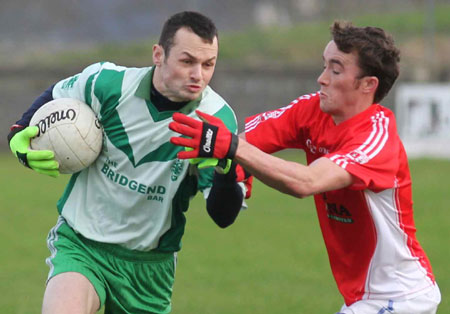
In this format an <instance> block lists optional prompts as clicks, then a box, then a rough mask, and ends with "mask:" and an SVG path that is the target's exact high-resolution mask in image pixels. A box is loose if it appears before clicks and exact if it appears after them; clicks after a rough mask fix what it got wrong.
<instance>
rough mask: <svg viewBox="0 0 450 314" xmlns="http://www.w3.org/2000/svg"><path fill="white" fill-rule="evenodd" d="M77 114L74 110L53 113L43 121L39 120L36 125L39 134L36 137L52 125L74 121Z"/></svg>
mask: <svg viewBox="0 0 450 314" xmlns="http://www.w3.org/2000/svg"><path fill="white" fill-rule="evenodd" d="M76 116H77V113H76V111H75V110H74V109H67V110H60V111H55V112H52V113H51V114H49V115H48V116H46V117H45V118H44V119H42V120H40V121H39V122H38V124H37V126H38V128H39V132H38V134H37V136H40V135H41V134H44V133H45V132H46V131H47V130H48V129H50V128H51V126H52V124H54V123H56V122H59V121H62V120H74V119H75V117H76Z"/></svg>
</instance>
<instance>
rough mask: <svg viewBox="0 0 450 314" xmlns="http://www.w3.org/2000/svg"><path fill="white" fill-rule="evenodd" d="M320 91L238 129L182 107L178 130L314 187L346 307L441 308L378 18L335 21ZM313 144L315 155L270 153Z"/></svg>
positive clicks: (199, 144) (204, 149) (270, 174)
mask: <svg viewBox="0 0 450 314" xmlns="http://www.w3.org/2000/svg"><path fill="white" fill-rule="evenodd" d="M331 33H332V40H331V41H330V42H329V43H328V44H327V46H326V47H325V50H324V53H323V72H322V74H321V75H320V76H319V78H318V79H317V82H318V83H319V85H320V91H319V92H317V93H313V94H309V95H304V96H301V97H299V98H297V99H295V100H294V101H292V102H291V103H290V104H289V105H288V106H285V107H283V108H280V109H277V110H274V111H269V112H265V113H262V114H258V115H254V116H252V117H249V118H247V119H246V125H245V133H244V134H241V136H240V138H237V137H236V136H235V135H233V134H231V133H230V132H229V131H228V130H227V129H226V128H225V127H224V126H223V124H222V123H221V121H220V120H219V119H215V118H214V117H210V116H208V115H205V114H204V113H201V112H198V113H197V114H198V115H199V116H200V117H201V118H202V120H203V122H200V121H198V120H194V119H191V118H188V117H186V116H184V115H182V114H178V113H177V114H174V116H173V118H174V122H173V123H172V124H171V125H170V126H169V127H170V128H171V129H172V130H174V131H176V132H178V133H181V134H183V135H185V136H187V137H188V138H182V137H173V138H172V139H171V141H172V143H174V144H177V145H182V146H188V147H191V148H193V150H192V151H189V152H181V153H179V157H180V158H193V157H197V156H205V157H208V156H211V157H216V158H232V159H234V160H235V161H237V162H238V163H239V164H240V165H242V166H243V167H244V168H245V169H246V170H247V171H249V172H250V173H251V174H253V175H254V176H255V177H256V178H258V179H259V180H261V181H262V182H264V183H265V184H267V185H269V186H271V187H273V188H275V189H277V190H279V191H281V192H283V193H286V194H290V195H293V196H296V197H299V198H303V197H306V196H310V195H314V200H315V204H316V209H317V213H318V217H319V222H320V227H321V230H322V234H323V238H324V241H325V245H326V248H327V251H328V255H329V260H330V266H331V269H332V272H333V275H334V278H335V280H336V283H337V286H338V288H339V291H340V292H341V294H342V296H343V298H344V301H345V304H344V305H343V306H342V308H341V309H340V312H339V313H352V314H372V313H373V314H377V313H397V314H400V313H403V314H411V313H415V314H419V313H423V314H425V313H427V314H428V313H436V310H437V306H438V304H439V302H440V298H441V297H440V292H439V288H438V286H437V284H436V281H435V278H434V275H433V273H432V269H431V266H430V262H429V260H428V258H427V256H426V254H425V252H424V250H423V249H422V247H421V246H420V244H419V242H418V241H417V239H416V236H415V231H416V228H415V225H414V219H413V207H412V193H411V177H410V172H409V167H408V160H407V156H406V153H405V149H404V148H403V144H402V142H401V140H400V138H399V136H398V133H397V127H396V122H395V117H394V115H393V113H392V111H391V110H389V109H388V108H385V107H383V106H381V105H380V104H379V103H380V101H381V100H382V99H383V98H384V97H385V96H386V94H387V93H388V92H389V90H390V89H391V87H392V85H393V83H394V82H395V80H396V79H397V77H398V74H399V66H398V62H399V61H400V58H399V50H398V49H397V48H396V47H395V45H394V42H393V39H392V37H391V36H390V35H388V34H386V32H385V31H384V30H382V29H380V28H376V27H355V26H353V25H352V24H351V23H348V22H335V23H334V24H333V26H332V28H331ZM286 148H298V149H302V150H304V151H305V152H306V157H307V163H308V165H307V166H305V165H302V164H299V163H295V162H291V161H285V160H283V159H280V158H277V157H274V156H271V155H270V154H271V153H274V152H276V151H280V150H282V149H286Z"/></svg>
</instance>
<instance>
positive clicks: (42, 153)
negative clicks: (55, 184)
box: [9, 126, 59, 178]
mask: <svg viewBox="0 0 450 314" xmlns="http://www.w3.org/2000/svg"><path fill="white" fill-rule="evenodd" d="M38 132H39V128H38V127H37V126H29V127H26V128H24V129H23V130H21V131H19V132H17V133H16V134H14V135H13V136H12V138H11V140H10V142H9V147H10V148H11V151H12V153H13V154H14V156H16V157H17V158H18V159H19V162H20V163H21V164H22V165H24V166H26V167H28V168H31V169H33V170H34V171H36V172H38V173H42V174H45V175H48V176H51V177H55V178H56V177H58V176H59V170H58V169H59V164H58V162H57V161H56V160H55V155H54V153H53V152H52V151H51V150H32V149H31V147H30V142H31V139H32V138H33V137H35V136H36V135H37V134H38Z"/></svg>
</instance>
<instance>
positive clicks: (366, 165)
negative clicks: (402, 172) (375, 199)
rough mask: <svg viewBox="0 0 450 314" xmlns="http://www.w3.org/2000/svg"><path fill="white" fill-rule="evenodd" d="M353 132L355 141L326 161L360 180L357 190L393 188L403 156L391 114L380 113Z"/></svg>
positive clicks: (354, 186) (356, 183) (355, 186)
mask: <svg viewBox="0 0 450 314" xmlns="http://www.w3.org/2000/svg"><path fill="white" fill-rule="evenodd" d="M351 132H352V136H353V140H352V141H351V142H349V143H346V144H345V145H344V146H343V147H341V148H339V149H338V150H337V151H335V152H333V153H330V154H328V155H326V157H327V158H329V159H330V160H331V161H333V162H334V163H336V164H337V165H338V166H340V167H342V168H343V169H345V170H347V171H348V172H350V173H351V174H352V175H353V176H354V177H356V178H357V179H358V180H356V182H355V183H354V184H353V186H352V188H354V189H366V188H368V189H371V190H375V191H376V190H384V189H387V188H392V187H394V186H395V184H396V183H395V182H396V179H395V178H396V174H397V172H398V167H399V158H403V157H402V156H403V155H404V154H403V153H402V152H401V149H402V145H401V143H400V139H399V137H398V134H397V130H396V125H395V119H394V116H393V114H392V112H390V111H384V110H380V111H378V112H376V113H375V114H374V115H372V116H371V117H370V123H369V124H368V123H361V124H359V127H358V128H355V129H352V130H351Z"/></svg>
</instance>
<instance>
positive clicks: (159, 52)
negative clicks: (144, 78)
mask: <svg viewBox="0 0 450 314" xmlns="http://www.w3.org/2000/svg"><path fill="white" fill-rule="evenodd" d="M163 61H164V49H163V47H161V46H160V45H153V64H154V65H156V66H160V65H161V64H162V63H163Z"/></svg>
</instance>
